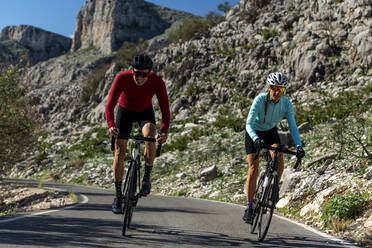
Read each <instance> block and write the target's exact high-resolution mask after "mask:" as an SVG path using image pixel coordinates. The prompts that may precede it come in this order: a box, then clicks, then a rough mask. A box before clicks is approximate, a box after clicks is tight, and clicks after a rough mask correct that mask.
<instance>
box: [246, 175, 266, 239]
mask: <svg viewBox="0 0 372 248" xmlns="http://www.w3.org/2000/svg"><path fill="white" fill-rule="evenodd" d="M264 179H265V174H263V175H262V176H261V177H260V179H259V180H258V183H257V187H256V191H255V192H254V199H253V202H254V204H255V206H254V212H253V222H252V224H251V225H250V232H251V233H254V231H255V230H256V226H257V222H258V214H259V212H260V199H261V196H262V191H263V190H262V189H263V187H262V184H263V182H264Z"/></svg>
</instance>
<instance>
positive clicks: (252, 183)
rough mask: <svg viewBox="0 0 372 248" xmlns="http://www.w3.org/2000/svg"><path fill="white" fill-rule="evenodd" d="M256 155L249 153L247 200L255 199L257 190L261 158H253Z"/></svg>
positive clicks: (246, 185)
mask: <svg viewBox="0 0 372 248" xmlns="http://www.w3.org/2000/svg"><path fill="white" fill-rule="evenodd" d="M255 156H256V154H255V153H251V154H248V155H247V161H248V176H247V181H246V184H245V189H246V198H247V201H253V197H254V192H255V190H256V183H257V177H258V163H259V158H257V159H256V160H253V159H254V157H255Z"/></svg>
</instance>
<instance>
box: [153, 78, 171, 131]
mask: <svg viewBox="0 0 372 248" xmlns="http://www.w3.org/2000/svg"><path fill="white" fill-rule="evenodd" d="M156 86H157V87H156V97H157V98H158V102H159V106H160V110H161V115H162V123H161V132H162V133H165V134H167V133H168V129H169V124H170V110H169V100H168V94H167V89H166V87H165V83H164V81H163V80H162V79H161V78H158V83H157V84H156Z"/></svg>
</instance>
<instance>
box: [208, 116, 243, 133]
mask: <svg viewBox="0 0 372 248" xmlns="http://www.w3.org/2000/svg"><path fill="white" fill-rule="evenodd" d="M213 125H214V126H215V127H217V128H224V127H228V128H232V129H234V131H235V132H241V131H243V130H244V126H245V120H244V118H240V117H238V116H236V115H234V114H232V115H219V116H217V118H216V121H215V122H214V123H213Z"/></svg>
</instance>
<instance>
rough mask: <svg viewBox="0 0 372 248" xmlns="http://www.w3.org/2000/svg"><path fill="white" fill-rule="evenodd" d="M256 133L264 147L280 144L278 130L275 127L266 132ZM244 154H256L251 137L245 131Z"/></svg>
mask: <svg viewBox="0 0 372 248" xmlns="http://www.w3.org/2000/svg"><path fill="white" fill-rule="evenodd" d="M255 131H256V134H257V135H258V137H259V138H261V139H263V140H264V141H265V144H266V145H272V144H280V137H279V133H278V129H277V128H276V127H274V128H272V129H270V130H268V131H257V130H255ZM245 152H246V154H251V153H256V148H255V147H254V141H253V140H252V138H251V136H249V134H248V133H247V130H246V131H245Z"/></svg>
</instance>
